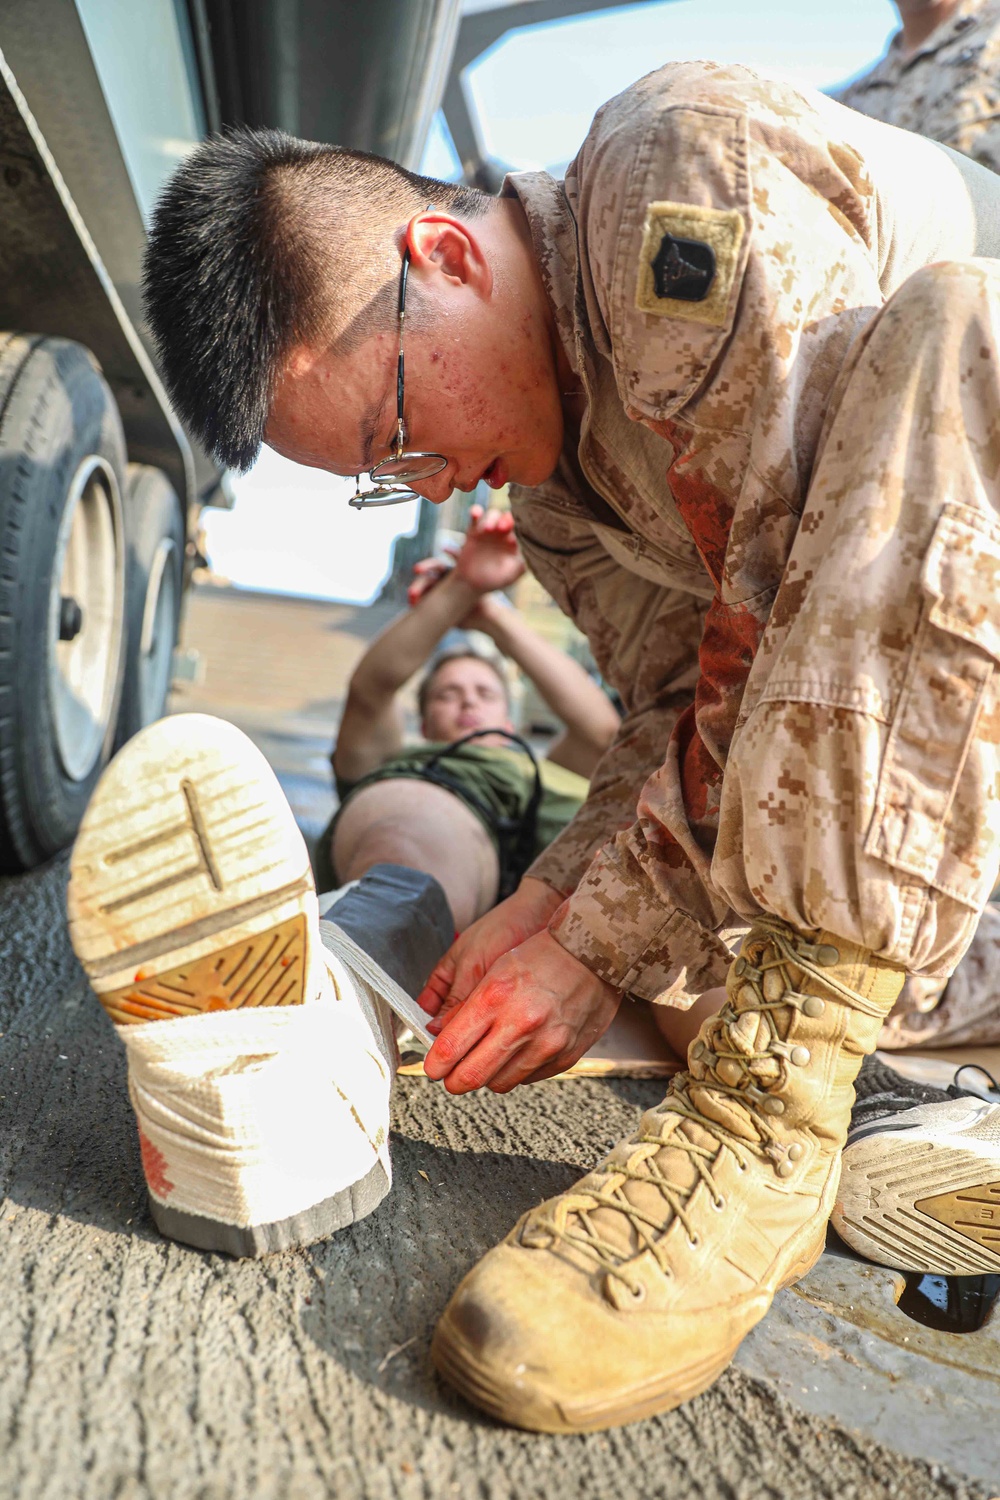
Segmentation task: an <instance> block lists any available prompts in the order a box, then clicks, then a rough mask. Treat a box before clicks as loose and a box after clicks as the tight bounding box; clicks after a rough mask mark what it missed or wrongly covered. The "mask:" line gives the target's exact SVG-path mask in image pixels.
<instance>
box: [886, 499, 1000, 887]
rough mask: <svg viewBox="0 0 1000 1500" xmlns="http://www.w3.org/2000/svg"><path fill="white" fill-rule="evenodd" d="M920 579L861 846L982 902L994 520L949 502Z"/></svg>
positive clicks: (991, 805) (988, 798) (993, 849)
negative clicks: (915, 617)
mask: <svg viewBox="0 0 1000 1500" xmlns="http://www.w3.org/2000/svg"><path fill="white" fill-rule="evenodd" d="M920 587H921V591H922V595H923V608H922V611H921V617H920V624H919V627H918V630H917V634H916V638H915V640H914V643H913V647H912V650H911V653H910V658H909V662H908V664H907V668H906V675H905V678H904V681H903V686H902V690H901V693H900V697H899V701H898V704H897V706H896V711H895V714H894V716H893V721H892V725H891V727H890V731H889V737H888V741H887V743H886V749H885V754H884V757H883V761H882V767H881V771H880V775H879V783H878V791H877V794H876V799H875V811H874V815H873V817H872V820H871V824H870V827H869V829H868V833H867V837H866V839H865V846H864V847H865V853H866V854H869V855H871V856H873V857H874V858H876V859H881V860H884V861H886V862H887V863H888V864H890V865H892V866H894V867H895V868H896V869H898V870H901V871H903V872H905V873H907V874H910V875H915V876H918V877H919V878H920V879H921V880H923V881H926V882H927V884H928V885H931V886H933V887H935V889H937V890H940V891H943V892H945V893H946V894H948V895H950V896H952V897H954V898H955V899H956V900H958V901H962V902H966V903H968V904H969V905H970V906H974V907H977V908H978V907H980V906H981V905H982V903H983V902H984V901H985V900H986V898H987V896H988V895H989V893H990V891H991V890H992V888H993V885H994V883H995V880H996V871H997V853H998V849H1000V807H998V786H997V780H998V771H1000V759H998V754H997V748H998V741H1000V715H998V711H997V663H998V662H1000V526H998V525H997V524H996V523H994V522H992V521H991V520H990V518H989V516H987V515H984V514H983V513H982V512H981V511H978V510H974V509H973V508H972V507H970V506H966V505H960V504H956V503H954V502H949V503H948V504H946V505H945V507H944V510H943V512H942V514H941V517H940V519H939V521H938V523H937V526H936V528H935V530H934V535H933V538H932V540H931V544H930V547H929V549H928V551H927V554H926V557H925V559H924V562H923V566H922V568H921V573H920Z"/></svg>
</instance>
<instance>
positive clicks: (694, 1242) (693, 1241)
mask: <svg viewBox="0 0 1000 1500" xmlns="http://www.w3.org/2000/svg"><path fill="white" fill-rule="evenodd" d="M688 1244H689V1245H690V1246H691V1249H692V1250H697V1248H698V1246H699V1245H700V1244H701V1240H700V1238H699V1237H698V1235H695V1237H694V1239H692V1238H691V1236H690V1235H688Z"/></svg>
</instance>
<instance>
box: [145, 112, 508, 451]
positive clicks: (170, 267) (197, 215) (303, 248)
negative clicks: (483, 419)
mask: <svg viewBox="0 0 1000 1500" xmlns="http://www.w3.org/2000/svg"><path fill="white" fill-rule="evenodd" d="M431 202H433V203H434V204H435V206H438V207H442V208H447V209H448V210H449V211H451V212H453V213H456V214H461V215H463V216H464V217H466V218H471V217H474V216H477V215H480V214H482V213H484V212H486V211H488V209H489V208H490V207H491V206H492V205H493V203H494V202H495V200H494V199H491V198H490V197H489V196H488V195H487V194H485V193H481V192H479V190H478V189H476V188H466V187H463V186H461V185H456V184H455V183H444V182H438V181H436V180H435V179H434V178H429V177H421V176H419V175H417V174H416V173H414V172H409V171H407V170H406V169H405V168H404V167H400V166H398V165H397V164H396V163H395V162H391V161H387V160H385V158H383V157H380V156H373V155H370V154H369V153H367V152H363V151H348V150H345V149H342V148H340V147H337V146H324V145H318V144H316V143H314V142H311V141H300V140H296V139H295V138H294V137H293V136H289V135H285V134H284V133H283V132H282V131H280V130H250V129H246V128H240V129H235V130H231V131H228V132H226V133H225V134H223V135H219V136H213V137H211V138H209V139H208V140H206V141H204V142H203V143H202V144H201V145H200V146H199V147H197V148H196V150H194V151H193V152H192V153H191V154H190V156H188V157H187V158H186V159H185V160H184V161H183V162H182V163H181V165H180V166H179V167H178V168H177V170H176V171H175V172H174V174H173V176H172V177H171V179H170V181H169V182H168V184H167V186H166V187H165V188H164V190H163V193H162V194H161V196H160V199H159V201H158V202H157V204H156V207H155V209H154V210H153V216H152V224H151V227H150V233H149V240H148V243H147V246H146V254H145V259H144V265H143V300H144V306H145V313H146V318H147V321H148V324H149V327H150V331H151V333H152V336H153V340H154V343H155V345H156V350H157V353H158V355H159V359H160V368H161V372H162V375H163V378H164V381H165V383H166V387H167V390H168V392H169V394H170V397H171V400H172V401H173V403H174V406H175V407H176V409H177V411H178V413H179V415H180V416H181V418H182V420H183V421H184V422H185V423H186V424H187V426H188V427H189V429H190V430H191V432H192V433H193V434H194V435H195V436H196V437H197V438H198V439H199V440H200V441H201V442H202V443H203V444H204V446H205V448H206V449H207V450H208V451H209V453H211V454H212V455H213V456H214V457H215V458H216V459H217V460H218V461H219V462H220V463H222V464H226V465H228V466H229V467H231V468H234V469H238V470H240V471H246V470H247V469H248V468H249V467H250V465H251V464H252V463H253V462H254V460H255V458H256V457H257V455H258V453H259V452H260V446H261V443H262V442H263V438H264V429H265V427H266V425H267V419H268V414H269V411H270V407H271V402H272V400H273V397H274V389H275V385H276V382H277V379H278V376H279V374H280V370H281V365H282V362H283V360H284V358H285V356H286V355H287V354H288V352H289V350H290V349H291V348H292V346H293V344H294V343H295V342H297V341H300V340H301V341H308V340H310V339H316V338H319V337H321V336H322V335H323V334H324V333H325V332H326V330H327V329H328V328H329V327H330V326H331V306H335V307H336V308H337V312H336V316H335V317H334V318H333V323H334V324H335V325H337V326H338V328H339V330H340V331H341V332H343V331H344V330H345V329H346V330H347V332H348V335H349V342H354V343H356V342H360V339H361V337H362V336H366V334H367V333H370V332H374V331H375V329H376V327H377V326H378V324H377V316H380V315H381V314H382V312H383V310H385V311H387V309H388V306H389V303H388V301H387V300H386V299H382V302H381V303H380V304H379V306H378V307H372V306H371V303H372V301H373V298H374V297H375V295H376V294H377V293H378V291H379V290H380V288H381V286H382V284H383V282H385V268H384V263H383V259H382V258H380V256H379V254H378V253H377V252H375V251H373V249H372V247H373V244H375V245H378V244H379V235H380V233H382V235H383V237H384V235H385V233H391V230H386V226H398V225H399V224H401V223H403V222H405V220H406V219H407V218H408V217H410V216H411V215H412V214H413V213H416V212H419V210H420V209H421V208H422V207H424V206H425V205H426V204H427V203H431ZM373 278H374V281H373ZM338 292H339V293H340V294H341V303H343V302H344V300H345V298H346V301H347V304H348V305H346V306H342V305H339V304H337V296H338ZM351 301H353V302H354V304H355V305H354V306H350V305H349V304H350V302H351Z"/></svg>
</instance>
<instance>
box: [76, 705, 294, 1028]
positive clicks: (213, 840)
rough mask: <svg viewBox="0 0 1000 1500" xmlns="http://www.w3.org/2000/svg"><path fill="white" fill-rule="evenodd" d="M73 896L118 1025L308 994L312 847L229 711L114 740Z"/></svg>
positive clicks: (86, 962)
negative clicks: (117, 746)
mask: <svg viewBox="0 0 1000 1500" xmlns="http://www.w3.org/2000/svg"><path fill="white" fill-rule="evenodd" d="M67 905H68V913H69V928H70V937H71V939H72V943H73V947H74V948H75V950H76V953H77V955H78V957H79V959H80V961H81V963H82V964H83V967H84V969H85V971H86V974H87V977H88V979H89V980H90V983H91V985H92V986H93V988H94V990H95V991H96V992H97V995H98V998H99V999H100V1001H101V1004H102V1005H103V1006H104V1008H105V1010H106V1011H107V1012H108V1014H109V1015H110V1016H111V1018H112V1020H113V1021H115V1022H116V1023H117V1024H118V1025H129V1024H135V1023H138V1022H145V1021H153V1020H160V1019H163V1020H166V1019H170V1018H171V1017H178V1016H191V1015H196V1014H198V1013H200V1012H204V1011H214V1010H232V1009H238V1008H242V1007H245V1006H256V1005H298V1004H301V1002H302V1001H303V999H304V998H305V993H306V985H307V982H308V976H309V970H310V963H311V960H312V955H313V950H314V947H315V946H316V944H317V943H318V935H317V923H318V911H317V904H316V895H315V891H314V888H313V881H312V874H311V871H310V868H309V858H308V854H307V852H306V849H305V845H304V843H303V841H302V838H301V835H300V834H299V832H298V829H297V828H296V826H295V822H294V819H293V818H292V815H291V812H290V810H289V808H288V804H287V802H286V801H285V798H284V795H283V793H282V791H281V788H280V787H279V785H278V782H277V780H276V778H275V776H274V773H273V772H272V771H271V768H270V767H269V766H268V764H267V762H266V761H265V759H264V757H263V756H262V755H261V754H260V752H259V751H258V750H257V749H256V747H255V746H254V745H253V744H252V743H251V742H250V741H249V740H248V739H247V738H246V736H245V735H243V734H242V733H241V732H240V731H239V730H238V729H236V728H235V727H234V726H233V725H231V724H227V723H224V722H223V721H222V720H219V719H212V718H209V717H208V716H206V715H202V714H183V715H178V716H176V717H174V718H169V719H162V720H160V721H159V722H158V723H156V724H153V725H150V727H149V728H148V729H145V730H143V731H142V732H141V733H140V734H138V735H136V737H135V738H134V739H132V740H130V741H129V743H128V744H127V745H126V746H125V747H124V749H122V750H121V751H120V752H119V754H118V755H117V756H116V757H115V758H114V760H113V761H112V762H111V764H110V766H109V767H108V769H107V770H106V771H105V772H104V775H103V776H102V777H101V780H100V782H99V783H98V786H97V789H96V791H95V793H94V796H93V798H92V800H91V803H90V806H89V807H88V809H87V813H86V815H85V817H84V820H83V824H82V826H81V829H80V833H79V835H78V838H77V841H76V845H75V848H74V851H73V857H72V861H71V865H70V886H69V894H68V898H67Z"/></svg>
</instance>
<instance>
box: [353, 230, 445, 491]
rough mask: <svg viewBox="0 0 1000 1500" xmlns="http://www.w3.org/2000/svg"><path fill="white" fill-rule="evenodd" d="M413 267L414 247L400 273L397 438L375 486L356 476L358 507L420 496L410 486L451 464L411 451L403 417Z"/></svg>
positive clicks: (374, 472)
mask: <svg viewBox="0 0 1000 1500" xmlns="http://www.w3.org/2000/svg"><path fill="white" fill-rule="evenodd" d="M409 269H410V247H409V245H407V247H406V249H405V250H404V251H403V265H402V269H401V270H400V273H399V358H398V360H397V363H396V437H395V441H394V443H393V451H392V452H391V453H390V455H389V457H388V458H383V459H382V461H381V463H377V464H376V465H375V467H374V468H373V469H371V470H369V473H368V478H369V479H370V480H372V481H373V482H374V485H375V488H374V489H370V490H362V488H361V475H360V474H357V475H355V478H354V496H353V498H352V499H350V500H349V501H348V502H347V503H348V505H351V506H353V508H354V509H355V510H374V509H375V507H376V506H378V505H399V504H401V503H402V501H404V500H416V499H417V498H418V496H417V495H416V493H415V491H414V490H412V489H410V488H409V486H410V485H412V484H414V483H416V482H417V481H419V480H421V479H430V478H431V476H432V475H434V474H440V472H441V470H442V469H446V468H447V467H448V460H447V459H446V458H445V456H444V454H443V453H407V451H406V420H405V418H404V416H403V322H404V319H405V317H406V278H407V274H408V272H409Z"/></svg>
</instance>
